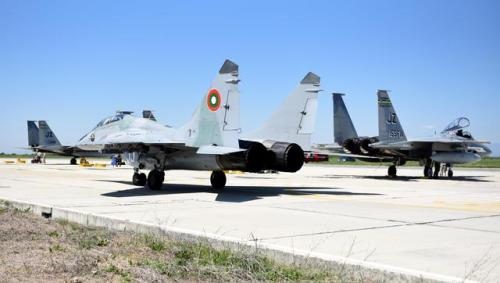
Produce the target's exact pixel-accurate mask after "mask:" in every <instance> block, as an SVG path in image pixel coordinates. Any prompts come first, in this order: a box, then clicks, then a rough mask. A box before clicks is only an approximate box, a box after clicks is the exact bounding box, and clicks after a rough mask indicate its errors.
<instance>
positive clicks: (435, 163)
mask: <svg viewBox="0 0 500 283" xmlns="http://www.w3.org/2000/svg"><path fill="white" fill-rule="evenodd" d="M377 98H378V125H379V135H378V136H375V137H358V135H357V132H356V130H355V128H354V125H353V123H352V121H351V118H350V116H349V113H348V112H347V109H346V107H345V104H344V101H343V99H342V95H341V94H336V93H334V94H333V101H334V136H335V142H336V143H337V144H338V145H339V146H340V147H341V148H342V149H343V151H344V152H345V153H338V152H335V153H332V152H330V154H332V155H340V156H347V157H353V158H357V159H360V160H363V161H372V162H373V161H389V162H393V165H391V166H389V168H388V175H389V176H391V177H395V176H396V174H397V169H396V166H397V165H404V164H405V163H406V161H407V160H416V161H419V162H420V163H421V164H422V165H424V176H425V177H429V178H430V177H438V175H439V171H440V166H441V164H442V163H444V164H446V167H447V174H448V176H449V177H453V169H452V166H453V164H464V163H471V162H477V161H479V160H481V157H482V156H487V155H489V154H490V153H491V150H490V149H489V148H488V147H487V146H485V145H484V144H485V143H488V142H485V141H477V140H475V139H474V138H473V137H472V135H471V134H470V133H468V132H466V131H464V129H465V128H466V127H468V126H469V125H470V123H469V120H468V119H467V118H465V117H461V118H457V119H456V120H454V121H453V122H451V123H450V124H449V125H448V126H447V127H446V128H445V129H444V130H443V131H442V132H441V133H440V134H439V135H436V136H433V137H428V138H416V139H410V140H407V139H406V134H405V132H404V130H403V127H402V126H401V123H400V121H399V118H398V116H397V115H396V111H395V110H394V107H393V106H392V102H391V100H390V98H389V94H388V93H387V91H385V90H379V91H378V92H377ZM316 149H317V150H318V151H320V152H325V150H323V151H322V150H321V148H320V147H318V148H316ZM335 149H337V148H335ZM433 167H434V171H433Z"/></svg>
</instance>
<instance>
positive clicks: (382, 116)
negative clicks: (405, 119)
mask: <svg viewBox="0 0 500 283" xmlns="http://www.w3.org/2000/svg"><path fill="white" fill-rule="evenodd" d="M377 97H378V135H379V140H380V142H381V143H393V142H399V141H406V135H405V132H404V131H403V127H402V126H401V122H400V121H399V117H398V116H397V115H396V111H395V110H394V107H393V106H392V102H391V99H390V98H389V94H388V93H387V91H386V90H379V91H378V92H377Z"/></svg>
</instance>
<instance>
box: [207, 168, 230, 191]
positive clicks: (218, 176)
mask: <svg viewBox="0 0 500 283" xmlns="http://www.w3.org/2000/svg"><path fill="white" fill-rule="evenodd" d="M210 183H211V184H212V188H214V189H216V190H221V189H224V186H226V174H225V173H224V171H212V175H211V176H210Z"/></svg>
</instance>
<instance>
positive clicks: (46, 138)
mask: <svg viewBox="0 0 500 283" xmlns="http://www.w3.org/2000/svg"><path fill="white" fill-rule="evenodd" d="M27 125H28V145H29V146H30V149H31V150H33V151H34V152H44V153H53V154H57V155H62V156H71V159H70V164H71V165H76V164H77V161H76V158H77V157H101V156H103V154H102V153H101V152H98V151H96V150H81V149H79V148H77V147H74V146H68V145H62V144H61V142H60V141H59V139H58V138H57V137H56V134H55V133H54V132H53V131H52V130H51V129H50V127H49V124H48V123H47V122H46V121H44V120H40V121H27Z"/></svg>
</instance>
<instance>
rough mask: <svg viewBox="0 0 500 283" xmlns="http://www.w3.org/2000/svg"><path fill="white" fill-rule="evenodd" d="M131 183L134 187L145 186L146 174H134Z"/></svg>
mask: <svg viewBox="0 0 500 283" xmlns="http://www.w3.org/2000/svg"><path fill="white" fill-rule="evenodd" d="M132 183H133V184H134V185H136V186H144V185H146V174H144V173H140V174H139V173H134V175H133V176H132Z"/></svg>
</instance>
